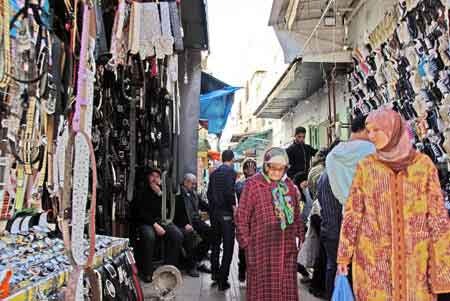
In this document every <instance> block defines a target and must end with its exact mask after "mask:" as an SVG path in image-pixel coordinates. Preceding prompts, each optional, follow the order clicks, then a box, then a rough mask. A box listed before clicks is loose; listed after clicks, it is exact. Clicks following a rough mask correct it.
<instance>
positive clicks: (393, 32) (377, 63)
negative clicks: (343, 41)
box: [348, 0, 450, 213]
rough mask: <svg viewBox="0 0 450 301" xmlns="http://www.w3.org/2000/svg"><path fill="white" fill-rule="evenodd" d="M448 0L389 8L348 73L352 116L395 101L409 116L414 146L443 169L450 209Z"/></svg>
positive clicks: (408, 120) (402, 112) (409, 2)
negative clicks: (351, 70)
mask: <svg viewBox="0 0 450 301" xmlns="http://www.w3.org/2000/svg"><path fill="white" fill-rule="evenodd" d="M449 9H450V7H449V6H448V1H446V2H445V3H443V2H441V1H440V0H420V1H402V2H401V3H400V4H398V5H396V6H395V7H394V8H393V9H392V10H390V11H389V12H387V13H386V15H385V17H384V20H383V21H382V22H381V23H380V24H379V25H378V26H377V27H376V28H375V30H374V31H373V32H372V33H371V34H370V35H369V37H368V43H367V44H366V45H365V46H364V47H360V48H357V49H355V50H354V51H353V62H354V69H353V72H352V73H351V74H349V76H348V80H349V81H350V87H351V100H350V103H351V104H352V113H353V115H366V114H368V113H369V112H370V111H372V110H375V109H377V108H378V107H380V106H383V105H390V106H392V107H393V108H394V110H396V111H397V112H399V113H400V114H401V115H402V116H403V117H404V118H405V120H407V122H408V124H409V128H410V133H411V137H413V139H414V145H415V147H416V148H417V149H418V150H420V151H422V152H424V153H426V154H427V155H428V156H429V157H430V158H431V159H432V160H433V162H434V163H435V164H436V166H437V167H438V170H439V176H440V180H441V185H442V189H443V191H444V192H445V195H446V206H447V208H448V209H449V213H450V202H449V195H450V178H449V162H450V158H449V154H450V77H449V75H450V48H449V45H450V44H449V37H450V30H449V25H450V23H449V13H450V10H449Z"/></svg>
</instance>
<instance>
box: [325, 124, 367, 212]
mask: <svg viewBox="0 0 450 301" xmlns="http://www.w3.org/2000/svg"><path fill="white" fill-rule="evenodd" d="M351 130H352V134H351V136H350V140H349V141H348V142H343V143H340V144H339V145H338V146H336V147H335V148H334V149H333V150H332V151H331V152H330V153H329V154H328V156H327V158H326V166H327V174H328V179H329V181H330V186H331V190H332V191H333V194H334V196H335V197H336V198H337V199H338V201H339V203H341V204H342V205H345V202H346V201H347V198H348V194H349V190H350V186H351V185H352V181H353V176H354V175H355V170H356V165H357V164H358V162H359V161H361V160H362V159H364V158H365V157H367V156H368V155H371V154H373V153H375V146H374V145H373V144H372V142H370V141H369V136H368V133H367V130H366V116H361V117H356V118H355V119H353V121H352V124H351Z"/></svg>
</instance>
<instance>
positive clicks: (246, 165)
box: [236, 159, 256, 287]
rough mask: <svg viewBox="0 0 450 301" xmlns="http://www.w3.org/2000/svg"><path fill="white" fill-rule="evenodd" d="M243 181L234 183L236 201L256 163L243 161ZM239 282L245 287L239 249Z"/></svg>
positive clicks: (242, 259) (242, 255) (249, 160)
mask: <svg viewBox="0 0 450 301" xmlns="http://www.w3.org/2000/svg"><path fill="white" fill-rule="evenodd" d="M242 169H243V172H244V176H245V179H244V180H241V181H239V182H237V183H236V196H237V199H238V201H239V200H240V199H241V193H242V190H244V186H245V183H246V182H247V179H249V178H251V177H252V176H254V175H255V174H256V161H255V160H253V159H247V160H245V162H244V164H243V166H242ZM238 266H239V277H238V278H239V282H240V286H241V287H245V273H246V271H247V262H246V260H245V250H244V249H242V248H239V264H238Z"/></svg>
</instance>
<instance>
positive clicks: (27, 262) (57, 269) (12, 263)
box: [0, 234, 128, 301]
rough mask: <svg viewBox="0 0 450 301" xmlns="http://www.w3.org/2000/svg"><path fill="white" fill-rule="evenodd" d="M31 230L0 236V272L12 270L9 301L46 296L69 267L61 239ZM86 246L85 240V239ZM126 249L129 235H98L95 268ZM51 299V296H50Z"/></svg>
mask: <svg viewBox="0 0 450 301" xmlns="http://www.w3.org/2000/svg"><path fill="white" fill-rule="evenodd" d="M36 236H37V235H34V234H30V235H27V236H23V235H9V236H4V237H0V273H1V271H2V270H5V269H7V268H8V269H10V270H12V272H13V276H12V278H11V281H10V283H11V285H10V294H9V296H8V297H7V298H6V299H3V300H8V301H22V300H23V301H25V300H26V301H28V300H48V299H47V298H49V297H48V296H51V295H52V294H53V295H55V296H56V295H57V294H58V292H59V291H61V288H63V287H64V285H65V284H66V283H67V280H68V278H69V273H70V271H71V269H72V267H71V266H70V264H69V260H68V258H67V256H65V255H64V253H63V252H64V244H63V241H62V240H61V239H58V238H53V239H52V238H49V237H48V236H45V235H41V236H40V237H36ZM86 248H87V242H86ZM127 250H128V239H122V238H113V237H106V236H100V235H98V236H97V239H96V256H95V259H94V269H97V268H101V267H102V265H103V264H104V262H105V261H108V260H109V261H112V260H113V259H114V258H115V257H117V256H119V255H120V254H122V253H124V252H125V251H127ZM50 300H51V299H50Z"/></svg>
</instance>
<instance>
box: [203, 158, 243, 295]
mask: <svg viewBox="0 0 450 301" xmlns="http://www.w3.org/2000/svg"><path fill="white" fill-rule="evenodd" d="M233 160H234V153H233V152H232V151H231V150H226V151H224V152H223V153H222V162H223V164H222V165H221V166H220V167H218V168H217V169H216V170H215V171H214V172H213V173H212V174H211V176H210V179H209V184H208V192H207V195H208V200H209V204H210V205H209V207H210V219H211V228H212V233H213V239H212V241H213V245H212V254H211V269H212V273H213V274H212V279H213V281H215V282H217V283H218V285H219V290H221V291H224V290H227V289H229V288H230V284H229V282H228V276H229V274H230V265H231V260H232V258H233V250H234V240H235V225H234V212H235V209H236V197H235V183H236V172H235V171H234V169H233ZM222 242H223V256H222V263H221V264H220V266H219V255H220V244H221V243H222Z"/></svg>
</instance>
